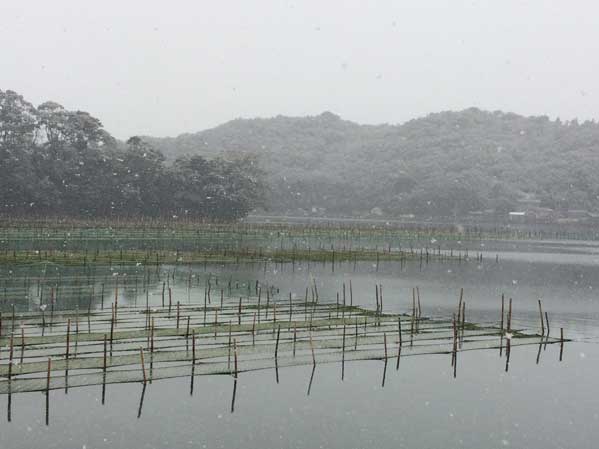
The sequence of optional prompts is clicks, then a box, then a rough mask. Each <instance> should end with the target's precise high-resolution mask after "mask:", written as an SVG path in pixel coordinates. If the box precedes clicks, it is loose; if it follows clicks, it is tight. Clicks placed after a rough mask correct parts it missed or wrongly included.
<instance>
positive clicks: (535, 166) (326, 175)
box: [146, 108, 599, 216]
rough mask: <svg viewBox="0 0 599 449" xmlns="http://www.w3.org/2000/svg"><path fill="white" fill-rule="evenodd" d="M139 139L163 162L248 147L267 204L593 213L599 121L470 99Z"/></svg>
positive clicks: (352, 211)
mask: <svg viewBox="0 0 599 449" xmlns="http://www.w3.org/2000/svg"><path fill="white" fill-rule="evenodd" d="M146 140H148V141H149V142H150V143H151V144H153V145H154V146H155V147H156V148H157V149H159V150H161V151H162V152H163V153H164V154H165V155H166V156H167V157H168V158H171V159H174V158H175V157H177V156H181V155H184V154H201V155H205V156H216V155H222V154H226V153H227V152H231V153H251V154H255V155H256V156H257V158H258V160H259V163H260V165H261V167H262V168H263V169H264V170H265V171H266V173H267V177H268V182H269V185H270V187H271V194H270V199H269V202H268V204H269V208H270V210H271V211H274V212H281V213H283V212H286V213H307V214H324V213H326V214H339V215H364V214H368V213H369V212H371V211H373V209H374V211H373V212H376V213H379V209H380V212H381V213H383V214H384V215H389V216H399V215H403V214H416V215H422V216H452V215H461V214H466V213H469V212H472V211H487V212H486V213H489V214H490V213H496V214H506V213H507V212H508V211H510V210H516V209H518V208H522V207H523V204H525V203H526V201H525V202H523V201H522V199H528V200H530V198H533V199H535V200H536V201H535V204H536V205H538V206H539V207H543V208H550V209H564V208H567V209H582V210H589V211H598V210H599V125H598V124H597V123H595V122H593V121H590V122H584V123H582V124H579V123H578V122H577V121H570V122H561V121H560V120H559V119H558V120H550V119H549V118H548V117H546V116H540V117H524V116H521V115H517V114H514V113H504V112H500V111H495V112H488V111H482V110H480V109H476V108H470V109H466V110H463V111H459V112H451V111H447V112H439V113H433V114H430V115H428V116H426V117H422V118H418V119H414V120H410V121H408V122H406V123H404V124H400V125H388V124H384V125H360V124H357V123H353V122H351V121H347V120H342V119H341V118H340V117H339V116H337V115H335V114H333V113H330V112H324V113H322V114H320V115H317V116H309V117H285V116H277V117H273V118H256V119H236V120H232V121H230V122H227V123H225V124H223V125H220V126H217V127H215V128H212V129H208V130H205V131H201V132H197V133H193V134H182V135H180V136H178V137H175V138H153V137H147V138H146ZM527 204H530V201H528V203H527Z"/></svg>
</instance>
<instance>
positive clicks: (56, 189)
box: [0, 90, 265, 220]
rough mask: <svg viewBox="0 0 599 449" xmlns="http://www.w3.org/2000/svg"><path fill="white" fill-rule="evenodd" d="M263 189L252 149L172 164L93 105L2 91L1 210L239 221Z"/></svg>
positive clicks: (17, 213) (261, 198)
mask: <svg viewBox="0 0 599 449" xmlns="http://www.w3.org/2000/svg"><path fill="white" fill-rule="evenodd" d="M264 196H265V185H264V182H263V174H262V172H261V170H260V169H259V167H258V164H257V163H256V161H255V159H254V157H252V156H251V155H249V154H244V155H239V154H233V155H231V154H229V155H227V156H226V157H225V156H219V157H213V158H205V157H202V156H201V155H199V154H194V155H190V156H181V157H179V158H177V159H176V160H174V161H170V162H168V163H167V162H166V160H165V157H164V155H163V154H162V152H160V151H159V150H157V149H155V148H153V147H152V145H151V144H149V143H148V142H147V141H146V140H144V139H143V138H141V137H138V136H134V137H131V138H130V139H128V140H127V141H126V142H125V143H124V142H121V141H118V140H117V139H115V138H114V137H112V136H111V135H110V134H109V133H108V132H107V131H106V130H105V129H104V127H103V125H102V123H101V122H100V120H98V119H97V118H95V117H93V116H91V115H90V114H89V113H87V112H83V111H69V110H66V109H65V108H64V107H62V106H61V105H60V104H58V103H55V102H45V103H43V104H41V105H39V106H37V107H35V106H34V105H32V104H31V103H29V102H28V101H26V100H25V99H24V98H23V96H21V95H19V94H18V93H16V92H14V91H11V90H6V91H2V90H0V215H10V216H23V217H28V216H37V217H44V216H56V217H62V216H65V217H110V216H119V217H140V216H147V217H171V218H172V217H175V218H176V217H190V218H198V219H208V220H234V219H237V218H240V217H243V216H245V215H247V213H248V212H249V211H251V210H252V209H254V208H256V207H258V206H261V205H262V204H263V202H264Z"/></svg>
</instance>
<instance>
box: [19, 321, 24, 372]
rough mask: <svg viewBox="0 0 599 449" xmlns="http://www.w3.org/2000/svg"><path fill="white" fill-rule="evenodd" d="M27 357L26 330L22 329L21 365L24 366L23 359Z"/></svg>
mask: <svg viewBox="0 0 599 449" xmlns="http://www.w3.org/2000/svg"><path fill="white" fill-rule="evenodd" d="M24 357H25V328H23V327H21V360H20V363H21V365H22V364H23V358H24Z"/></svg>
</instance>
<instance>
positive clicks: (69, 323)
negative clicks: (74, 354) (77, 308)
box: [64, 318, 71, 360]
mask: <svg viewBox="0 0 599 449" xmlns="http://www.w3.org/2000/svg"><path fill="white" fill-rule="evenodd" d="M70 339H71V319H70V318H69V319H68V320H67V343H66V344H67V346H66V351H65V356H64V357H65V359H66V360H69V346H70Z"/></svg>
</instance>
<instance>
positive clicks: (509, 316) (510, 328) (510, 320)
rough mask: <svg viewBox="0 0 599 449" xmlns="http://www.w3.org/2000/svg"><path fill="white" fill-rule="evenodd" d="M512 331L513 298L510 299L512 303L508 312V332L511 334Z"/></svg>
mask: <svg viewBox="0 0 599 449" xmlns="http://www.w3.org/2000/svg"><path fill="white" fill-rule="evenodd" d="M511 330H512V298H510V302H509V305H508V312H507V331H508V332H511Z"/></svg>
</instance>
